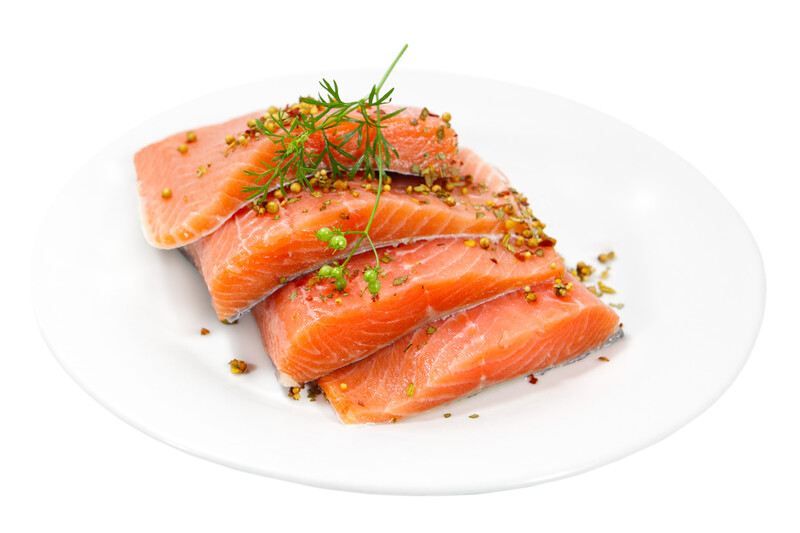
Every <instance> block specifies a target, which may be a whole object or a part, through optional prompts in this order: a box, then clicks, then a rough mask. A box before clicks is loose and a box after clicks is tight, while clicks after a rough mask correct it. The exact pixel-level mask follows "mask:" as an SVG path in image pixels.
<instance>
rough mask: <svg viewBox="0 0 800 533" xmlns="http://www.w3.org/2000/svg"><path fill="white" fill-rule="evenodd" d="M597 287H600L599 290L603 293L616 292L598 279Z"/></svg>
mask: <svg viewBox="0 0 800 533" xmlns="http://www.w3.org/2000/svg"><path fill="white" fill-rule="evenodd" d="M597 288H598V289H600V292H602V293H604V294H616V292H617V291H615V290H614V289H612V288H611V287H609V286H608V285H606V284H605V283H603V282H602V281H600V280H598V281H597Z"/></svg>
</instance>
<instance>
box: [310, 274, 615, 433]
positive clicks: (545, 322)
mask: <svg viewBox="0 0 800 533" xmlns="http://www.w3.org/2000/svg"><path fill="white" fill-rule="evenodd" d="M565 281H572V283H573V285H574V288H573V289H572V290H571V291H570V292H569V293H568V294H567V295H566V296H564V297H559V296H556V295H555V292H554V291H553V288H552V284H549V285H544V286H540V287H537V288H536V289H535V291H536V294H537V300H536V301H535V302H533V303H529V302H528V301H526V299H525V297H524V295H523V294H521V293H520V292H517V293H512V294H509V295H507V296H503V297H501V298H498V299H495V300H492V301H490V302H488V303H485V304H483V305H480V306H478V307H474V308H472V309H469V310H466V311H463V312H461V313H458V314H455V315H453V316H451V317H449V318H446V319H443V320H440V321H437V322H434V323H433V327H435V328H436V331H435V332H433V333H429V330H426V329H425V328H423V329H420V330H417V331H416V332H414V333H412V334H410V335H407V336H406V337H404V338H402V339H400V340H398V341H397V342H395V343H394V344H391V345H390V346H387V347H385V348H383V349H381V350H380V351H378V352H377V353H375V354H374V355H372V356H371V357H368V358H366V359H364V360H362V361H360V362H358V363H355V364H352V365H350V366H348V367H345V368H342V369H340V370H337V371H336V372H333V373H332V374H329V375H328V376H326V377H324V378H322V379H320V380H319V385H320V387H321V388H322V390H323V391H324V392H325V396H326V397H327V398H328V400H329V401H330V403H331V405H332V406H333V408H334V409H335V410H336V412H337V414H338V415H339V417H340V418H341V420H342V421H343V422H345V423H348V424H356V423H366V422H393V421H395V420H398V419H401V418H403V417H406V416H409V415H413V414H415V413H419V412H421V411H425V410H427V409H431V408H432V407H435V406H437V405H440V404H443V403H445V402H449V401H451V400H454V399H456V398H460V397H462V396H465V395H468V394H472V393H475V392H477V391H478V390H480V389H482V388H483V387H487V386H489V385H492V384H494V383H498V382H500V381H504V380H507V379H510V378H514V377H517V376H521V375H525V374H530V373H533V372H538V371H541V370H544V369H547V368H550V367H553V366H556V365H559V364H561V363H564V362H568V361H570V360H572V359H574V358H576V357H578V356H580V355H583V354H584V353H586V352H587V351H589V350H592V349H594V348H597V347H599V346H601V345H602V344H603V343H604V342H605V341H606V340H607V339H609V338H610V337H612V336H613V335H614V334H615V331H616V330H617V328H618V325H619V318H618V317H617V315H616V313H615V312H614V311H613V310H612V309H611V308H609V307H608V306H606V305H605V304H603V303H602V302H601V301H600V300H599V299H598V298H597V297H596V296H594V295H593V294H591V293H590V292H589V291H588V290H587V289H586V288H585V287H583V285H582V284H581V283H578V282H575V281H574V280H571V279H570V280H565Z"/></svg>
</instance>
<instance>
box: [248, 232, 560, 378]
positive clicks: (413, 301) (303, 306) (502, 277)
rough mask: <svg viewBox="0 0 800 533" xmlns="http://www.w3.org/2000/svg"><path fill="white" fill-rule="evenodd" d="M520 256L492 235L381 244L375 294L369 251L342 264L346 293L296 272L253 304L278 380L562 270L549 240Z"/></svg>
mask: <svg viewBox="0 0 800 533" xmlns="http://www.w3.org/2000/svg"><path fill="white" fill-rule="evenodd" d="M540 250H541V252H540V253H541V256H538V255H533V256H532V257H531V258H530V259H527V260H520V259H518V258H517V257H515V256H514V254H512V253H510V252H509V251H507V250H506V249H504V248H502V247H501V246H499V245H498V244H497V243H492V244H491V245H490V246H489V248H488V249H483V248H481V247H479V246H472V247H470V246H467V245H465V243H464V241H463V240H461V239H438V240H433V241H426V242H420V243H415V244H412V245H401V246H398V247H396V248H392V249H388V248H387V249H384V251H383V253H382V258H384V261H385V262H383V263H382V264H381V280H382V281H381V284H382V288H381V291H380V294H379V297H377V298H373V297H372V296H371V295H370V293H369V292H368V291H367V283H366V282H365V281H364V278H363V276H360V275H359V274H360V273H361V272H363V271H364V268H365V267H369V266H372V265H373V264H374V262H375V259H374V257H373V255H372V254H371V253H365V254H362V255H360V256H358V257H355V258H354V259H353V260H352V261H351V262H350V264H349V265H348V268H349V270H350V280H349V282H348V286H347V291H346V294H342V293H340V292H339V291H337V290H335V288H334V286H333V283H332V281H331V280H319V279H318V278H317V277H315V276H311V277H306V278H301V279H299V280H297V281H295V282H293V283H290V284H289V285H287V286H285V287H283V288H281V289H280V290H279V291H278V292H277V293H275V294H274V295H273V296H272V297H270V298H268V299H267V300H265V301H263V302H262V303H260V304H259V305H257V306H256V307H255V308H254V309H253V314H254V316H255V318H256V323H257V324H258V327H259V330H260V331H261V337H262V340H263V343H264V347H265V350H266V352H267V354H269V356H270V357H271V358H272V361H273V363H274V364H275V367H276V368H277V370H278V373H279V380H280V382H281V384H282V385H285V386H293V385H297V384H299V383H304V382H307V381H311V380H314V379H317V378H319V377H321V376H324V375H326V374H328V373H330V372H332V371H334V370H336V369H337V368H341V367H343V366H345V365H347V364H349V363H352V362H354V361H358V360H359V359H362V358H364V357H366V356H367V355H369V354H371V353H373V352H375V351H376V350H378V349H379V348H381V347H382V346H385V345H387V344H389V343H391V342H393V341H395V340H396V339H398V338H399V337H401V336H403V335H405V334H406V333H408V332H410V331H413V330H414V329H416V328H418V327H420V326H422V325H424V324H426V323H428V322H430V321H432V320H435V319H437V318H439V317H442V316H445V315H448V314H451V313H453V312H455V311H458V310H461V309H464V308H467V307H471V306H474V305H476V304H478V303H480V302H483V301H486V300H489V299H492V298H496V297H498V296H500V295H502V294H505V293H508V292H510V291H513V290H515V289H519V288H521V287H523V286H525V285H531V284H535V283H540V282H542V281H545V280H548V279H553V278H554V277H555V278H557V277H561V276H562V275H563V274H564V264H563V262H562V260H561V258H560V257H559V256H558V255H557V254H556V252H555V251H554V249H553V248H541V249H540Z"/></svg>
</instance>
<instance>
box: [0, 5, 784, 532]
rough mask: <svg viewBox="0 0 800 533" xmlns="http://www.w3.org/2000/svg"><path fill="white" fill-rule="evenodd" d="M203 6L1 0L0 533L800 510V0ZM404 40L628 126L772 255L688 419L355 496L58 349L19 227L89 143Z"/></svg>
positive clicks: (414, 63)
mask: <svg viewBox="0 0 800 533" xmlns="http://www.w3.org/2000/svg"><path fill="white" fill-rule="evenodd" d="M199 4H200V3H199V2H187V3H182V4H178V3H175V4H172V3H168V2H166V1H162V2H143V1H139V2H132V3H130V4H128V5H125V6H123V5H112V3H111V2H104V3H102V4H101V3H96V4H91V3H87V2H63V3H56V2H52V3H48V2H36V3H27V4H26V5H24V6H23V5H22V3H14V4H13V5H12V4H11V3H4V4H3V7H0V55H1V56H2V70H0V73H1V74H2V75H3V81H2V82H0V95H2V98H0V111H1V114H0V120H2V122H1V123H0V154H1V155H2V157H1V158H0V169H2V184H3V185H2V188H0V191H2V195H0V217H1V218H2V219H1V220H0V236H1V237H2V248H0V249H2V250H3V252H2V261H0V274H2V276H0V280H2V285H0V314H1V315H2V317H0V318H1V320H0V353H2V363H3V369H2V371H0V414H1V415H2V418H0V421H1V422H2V426H0V427H2V430H0V530H2V531H35V530H39V531H46V530H49V531H71V530H76V531H83V532H89V531H167V530H170V531H188V530H192V531H223V530H224V531H251V530H258V531H265V530H280V529H283V530H288V529H289V528H291V529H292V530H294V529H296V528H306V527H308V528H311V529H317V528H320V529H321V528H323V527H324V528H325V529H326V530H333V531H336V530H342V531H359V530H370V531H375V530H379V531H403V532H405V533H408V532H409V531H427V530H433V529H434V528H436V529H443V528H447V530H449V529H453V530H456V531H457V530H473V529H475V530H485V531H496V530H506V531H507V530H509V529H511V528H514V530H522V529H525V530H532V529H543V530H551V531H552V530H556V529H557V530H594V531H597V530H600V531H602V530H609V531H611V530H613V531H685V530H689V531H694V530H713V531H722V530H738V529H739V528H744V529H749V530H753V529H755V528H759V529H760V530H764V531H790V530H793V531H797V530H798V529H797V528H800V518H798V514H797V510H796V506H797V496H798V477H800V460H799V459H798V456H799V455H800V451H799V450H800V437H799V435H800V430H798V427H799V426H800V424H798V422H799V421H800V416H798V407H799V406H800V393H799V392H798V390H800V362H798V361H799V360H800V357H798V356H800V348H799V346H800V343H798V341H797V340H796V337H795V334H796V332H797V329H798V327H797V325H796V323H797V319H798V317H800V312H798V307H797V304H796V302H797V300H798V298H800V291H798V286H800V279H798V273H800V254H798V247H800V243H798V241H797V237H796V235H797V233H798V232H797V230H798V228H800V223H798V211H799V209H798V207H799V206H800V198H799V197H798V195H799V194H800V187H798V182H800V103H798V102H799V101H800V60H799V57H798V56H799V54H798V52H800V31H799V29H800V16H799V12H798V8H797V4H796V3H795V2H790V1H787V2H773V1H759V2H735V1H726V2H705V1H697V0H695V1H691V2H683V1H676V0H673V1H670V2H645V1H641V0H640V1H631V2H621V1H611V2H609V1H606V2H592V1H587V2H577V1H572V2H552V1H550V2H544V3H541V4H533V3H528V4H529V7H527V8H525V9H523V8H521V7H518V6H517V5H516V4H515V3H505V2H501V1H497V0H495V1H492V2H479V3H475V4H474V5H473V4H472V3H470V2H458V3H452V4H450V5H448V6H445V5H444V3H442V5H439V4H438V3H437V4H434V2H430V1H429V2H421V3H419V4H417V3H414V2H408V1H404V2H392V3H390V2H377V1H373V2H363V3H362V2H352V3H350V2H345V1H339V2H328V3H317V2H303V3H302V4H301V3H294V4H292V5H291V6H287V5H282V6H276V7H272V6H268V3H267V2H265V1H263V0H262V1H261V2H253V3H251V2H247V1H244V0H240V1H236V2H218V3H215V4H214V5H213V6H211V7H202V6H200V5H199ZM406 41H407V42H409V43H410V44H411V48H410V49H409V52H408V53H407V54H406V56H405V58H404V59H403V66H405V67H407V68H428V69H441V70H445V71H450V72H458V73H469V74H475V75H480V76H485V77H491V78H497V79H501V80H505V81H512V82H517V83H522V84H526V85H530V86H534V87H536V88H539V89H543V90H546V91H550V92H554V93H556V94H559V95H562V96H566V97H568V98H571V99H574V100H577V101H579V102H582V103H585V104H588V105H589V106H592V107H595V108H597V109H599V110H601V111H604V112H606V113H609V114H611V115H612V116H615V117H617V118H619V119H621V120H623V121H624V122H627V123H629V124H631V125H632V126H634V127H636V128H637V129H639V130H641V131H644V132H646V133H648V134H650V135H652V136H653V137H655V138H656V139H658V140H659V141H661V142H663V143H664V144H665V145H667V146H668V147H670V148H672V149H673V150H675V151H676V152H678V153H679V154H681V155H682V156H683V157H685V158H686V159H687V160H688V161H689V162H691V163H692V164H693V165H695V166H696V167H697V168H699V169H700V171H701V172H703V173H704V174H705V175H706V176H707V177H708V178H709V179H710V180H711V181H712V182H713V183H714V184H715V185H716V186H717V187H718V188H719V189H720V191H721V192H722V193H723V194H724V195H725V196H726V197H727V198H728V199H729V200H730V201H731V203H732V204H733V205H734V206H735V207H736V208H737V209H738V210H739V211H740V213H741V214H742V216H743V217H744V219H745V221H746V222H747V223H748V224H749V226H750V228H751V229H752V231H753V233H754V235H755V237H756V240H757V241H758V242H759V244H760V246H761V251H762V254H763V256H764V261H765V264H766V270H767V282H768V296H767V310H766V315H765V321H764V325H763V328H762V331H761V335H760V338H759V340H758V342H757V344H756V347H755V350H754V352H753V354H752V357H751V359H750V361H749V363H748V364H747V366H746V367H745V369H744V371H743V372H742V374H741V375H740V377H739V378H738V380H737V381H736V382H735V383H734V385H733V386H732V387H731V388H730V390H729V391H728V392H727V393H726V394H725V395H724V396H723V397H722V399H721V400H720V401H719V402H717V403H716V404H715V405H714V406H713V407H712V408H711V409H709V410H708V411H707V412H706V413H705V414H703V415H702V416H701V417H700V418H698V419H696V420H695V421H694V422H692V423H691V424H689V425H688V426H687V427H685V428H684V429H682V430H680V431H679V432H678V433H676V434H675V435H673V436H671V437H669V438H668V439H666V440H665V441H663V442H661V443H659V444H657V445H655V446H653V447H651V448H649V449H647V450H644V451H642V452H639V453H637V454H635V455H633V456H631V457H629V458H626V459H624V460H622V461H619V462H617V463H615V464H612V465H609V466H605V467H603V468H600V469H598V470H595V471H592V472H589V473H587V474H583V475H581V476H578V477H573V478H570V479H566V480H562V481H558V482H555V483H550V484H546V485H541V486H537V487H532V488H528V489H522V490H515V491H510V492H503V493H495V494H486V495H479V496H468V497H432V498H422V497H387V496H371V495H360V494H348V493H341V492H335V491H327V490H320V489H313V488H308V487H304V486H298V485H293V484H289V483H285V482H279V481H274V480H270V479H264V478H260V477H257V476H254V475H249V474H245V473H241V472H237V471H233V470H229V469H227V468H225V467H222V466H218V465H215V464H211V463H208V462H204V461H202V460H200V459H196V458H194V457H190V456H188V455H185V454H183V453H181V452H179V451H176V450H174V449H172V448H170V447H168V446H165V445H163V444H161V443H159V442H156V441H155V440H153V439H151V438H150V437H147V436H145V435H144V434H142V433H139V432H138V431H136V430H135V429H133V428H131V427H129V426H127V425H126V424H125V423H123V422H122V421H120V420H118V419H117V418H115V417H114V416H113V415H111V414H110V413H109V412H107V411H106V410H105V409H103V408H102V407H101V406H100V405H98V404H96V403H95V402H94V401H93V400H92V399H91V398H89V397H88V396H87V395H86V394H85V393H84V392H83V391H82V390H81V389H80V388H79V387H78V386H77V385H75V384H74V383H73V382H72V381H71V380H70V379H69V378H68V377H67V375H66V374H65V373H64V372H63V370H62V369H61V368H60V367H59V366H58V364H57V363H56V362H55V360H54V359H53V358H52V357H51V356H50V354H49V352H48V350H47V348H46V347H45V345H44V343H43V342H42V340H41V339H40V337H39V334H38V331H37V328H36V325H35V320H34V318H33V315H32V310H31V304H30V287H29V283H30V282H31V280H30V274H29V271H30V254H31V241H32V239H33V238H34V235H35V231H36V229H37V228H38V219H39V217H40V215H41V214H42V213H43V212H44V210H46V209H47V207H48V206H49V205H50V204H51V203H52V202H54V201H58V191H59V189H60V188H61V187H62V186H63V185H65V184H66V183H67V182H68V180H69V178H70V175H71V174H72V173H73V172H74V171H75V170H76V169H77V168H78V167H79V166H80V165H81V164H82V163H83V162H85V161H86V160H87V159H88V158H89V157H91V156H92V154H93V153H94V152H96V151H98V150H99V149H100V148H101V147H103V146H104V145H105V144H107V143H108V142H109V141H110V140H112V139H114V138H116V137H118V136H120V135H122V134H124V133H125V132H126V131H127V130H129V129H131V128H132V127H134V126H135V125H137V124H138V123H140V122H141V121H143V120H145V119H147V118H148V117H150V116H152V115H154V114H157V113H159V112H161V111H163V110H166V109H169V108H171V107H173V106H175V105H177V104H180V103H183V102H185V101H187V100H189V99H192V98H194V97H196V96H200V95H203V94H205V93H208V92H212V91H215V90H217V89H220V88H223V87H229V86H233V85H238V84H242V83H246V82H248V81H251V80H255V79H259V78H263V77H270V76H279V75H281V74H285V73H293V72H306V71H318V72H320V73H324V71H325V69H333V68H344V67H362V66H367V67H375V68H379V67H382V66H383V65H384V64H385V63H386V61H387V59H388V58H390V57H392V56H393V55H394V53H395V52H396V50H397V48H398V47H399V46H400V45H401V44H402V43H403V42H406ZM401 68H402V67H401ZM476 104H478V105H479V104H480V103H479V102H478V103H476ZM524 105H525V104H524V102H520V106H524ZM686 194H691V191H686ZM676 216H680V213H676ZM98 223H102V221H98ZM687 238H691V236H690V235H689V236H687ZM676 253H680V251H679V250H676ZM686 260H687V261H691V260H692V258H691V257H687V258H686ZM724 268H725V265H698V279H697V280H687V282H689V283H697V284H698V290H700V286H701V284H702V277H703V276H713V275H714V271H715V270H716V269H724ZM744 281H745V280H743V282H744ZM32 282H33V283H35V282H36V280H32ZM735 290H736V287H735V286H732V287H731V291H735ZM98 312H102V310H98ZM86 319H87V320H88V321H91V317H86ZM587 445H588V446H591V443H587Z"/></svg>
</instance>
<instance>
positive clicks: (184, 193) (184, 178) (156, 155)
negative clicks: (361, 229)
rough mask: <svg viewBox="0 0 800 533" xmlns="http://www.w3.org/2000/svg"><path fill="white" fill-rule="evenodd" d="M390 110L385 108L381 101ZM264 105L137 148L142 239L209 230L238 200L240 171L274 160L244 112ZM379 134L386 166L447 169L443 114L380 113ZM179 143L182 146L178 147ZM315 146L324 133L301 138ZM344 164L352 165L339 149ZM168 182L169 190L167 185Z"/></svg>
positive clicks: (335, 134) (353, 146) (452, 148)
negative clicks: (388, 155) (385, 146)
mask: <svg viewBox="0 0 800 533" xmlns="http://www.w3.org/2000/svg"><path fill="white" fill-rule="evenodd" d="M387 111H388V109H387ZM261 115H263V113H251V114H248V115H244V116H241V117H237V118H234V119H232V120H229V121H227V122H223V123H221V124H215V125H213V126H205V127H202V128H198V129H196V130H194V134H195V136H196V139H195V140H194V141H193V142H187V133H177V134H175V135H171V136H169V137H167V138H166V139H163V140H161V141H158V142H156V143H154V144H151V145H149V146H146V147H145V148H142V149H141V150H140V151H139V152H138V153H137V154H136V155H135V157H134V164H135V166H136V174H137V182H138V188H139V204H140V210H141V218H142V226H143V229H144V233H145V237H146V239H147V241H148V242H149V243H150V244H152V245H153V246H156V247H158V248H178V247H180V246H185V245H187V244H190V243H192V242H195V241H197V240H198V239H200V238H202V237H205V236H206V235H209V234H210V233H212V232H213V231H214V230H216V229H217V228H219V227H220V226H221V225H222V223H224V222H225V221H226V220H227V219H228V218H230V217H231V216H232V215H233V214H234V213H236V211H237V210H239V208H241V207H242V206H243V205H245V204H246V203H247V198H248V196H249V194H250V193H247V192H244V190H243V189H244V188H245V187H247V186H251V185H253V184H254V177H253V176H248V175H247V174H245V171H247V170H250V171H257V172H259V171H263V170H264V166H263V163H264V162H266V163H267V164H272V159H273V157H274V156H275V152H276V150H277V149H279V148H280V145H279V144H276V143H274V142H273V141H272V140H271V139H268V138H266V137H264V136H255V132H254V131H253V130H249V129H248V126H247V122H248V120H251V119H255V118H257V117H260V116H261ZM354 127H355V126H354V125H353V124H352V123H344V124H343V125H342V126H339V127H337V128H335V129H333V130H330V131H329V133H328V136H329V138H330V139H331V140H332V141H334V142H336V141H337V140H338V139H340V136H341V135H345V134H347V133H348V132H349V131H351V130H352V129H353V128H354ZM382 129H383V132H384V136H385V137H386V139H387V140H388V141H389V142H390V143H391V144H392V145H393V146H394V147H395V148H396V149H397V156H395V157H393V158H392V162H391V170H393V171H396V172H400V173H405V174H419V173H424V172H428V173H430V174H431V175H433V176H449V175H450V171H451V168H452V167H453V165H455V164H456V152H457V148H458V140H457V136H456V133H455V132H454V131H453V130H452V129H451V128H450V127H449V125H448V124H447V123H445V122H444V121H443V120H442V119H440V118H439V117H437V116H435V115H429V116H428V117H427V118H426V119H424V120H422V119H421V118H420V110H419V109H414V108H409V109H406V110H405V111H404V112H402V113H400V114H399V115H397V116H395V117H393V118H391V119H389V120H387V121H385V122H384V123H383V126H382ZM228 135H232V136H233V137H234V138H238V137H239V136H240V135H244V136H245V138H246V139H247V141H246V143H245V144H241V145H240V144H239V143H236V142H234V143H233V144H231V145H228V144H227V143H226V140H225V139H226V136H228ZM181 145H184V146H185V148H186V150H185V153H182V152H181V151H179V150H178V148H179V147H181ZM307 147H308V149H309V150H310V151H312V152H315V153H319V152H320V150H321V148H322V137H321V136H319V135H317V136H312V137H311V138H310V139H309V141H308V145H307ZM345 148H346V149H347V151H348V152H350V153H351V154H352V155H353V156H354V157H358V156H360V155H361V153H362V152H363V143H362V144H359V142H358V139H357V138H356V136H353V138H352V139H350V141H349V142H348V143H347V144H345ZM337 155H338V157H336V159H337V160H338V159H340V158H341V159H342V160H341V161H340V162H341V163H343V164H350V165H352V161H350V160H346V159H345V157H344V156H342V155H341V154H337ZM165 190H168V191H169V192H168V193H165Z"/></svg>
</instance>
